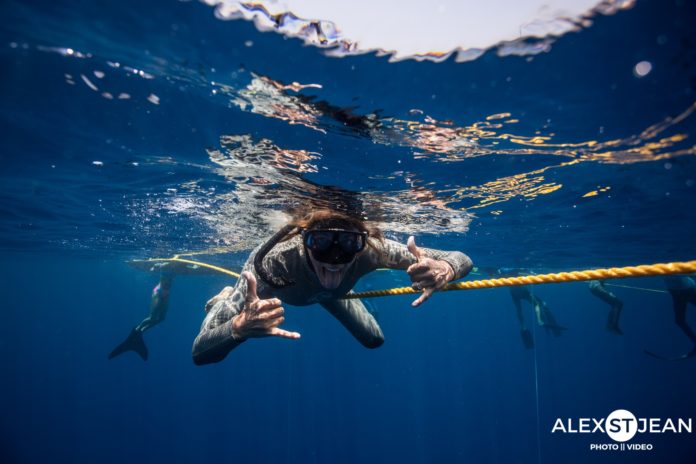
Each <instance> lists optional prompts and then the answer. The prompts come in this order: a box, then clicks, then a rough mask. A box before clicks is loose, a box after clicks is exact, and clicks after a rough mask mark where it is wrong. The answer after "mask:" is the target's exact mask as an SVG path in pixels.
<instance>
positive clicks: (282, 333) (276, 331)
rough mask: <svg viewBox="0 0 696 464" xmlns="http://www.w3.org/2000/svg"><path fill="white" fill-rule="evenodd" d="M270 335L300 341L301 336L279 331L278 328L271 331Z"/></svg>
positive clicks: (296, 333)
mask: <svg viewBox="0 0 696 464" xmlns="http://www.w3.org/2000/svg"><path fill="white" fill-rule="evenodd" d="M268 335H273V336H274V337H283V338H292V339H298V338H300V336H301V335H300V334H299V333H298V332H288V331H287V330H283V329H279V328H278V327H274V328H272V329H271V330H269V331H268Z"/></svg>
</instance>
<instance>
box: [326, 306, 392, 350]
mask: <svg viewBox="0 0 696 464" xmlns="http://www.w3.org/2000/svg"><path fill="white" fill-rule="evenodd" d="M321 305H322V306H323V307H324V308H326V310H327V311H329V312H330V313H331V315H332V316H333V317H335V318H336V319H338V321H339V322H340V323H341V324H343V326H344V327H345V328H346V329H348V331H349V332H350V333H351V334H352V335H353V336H354V337H355V338H356V339H357V340H358V341H359V342H360V343H362V345H363V346H365V347H366V348H377V347H379V346H381V345H382V343H384V334H382V329H380V328H379V324H377V321H376V320H375V318H374V317H372V314H370V313H369V311H368V310H367V309H366V308H365V305H364V304H363V303H362V301H360V300H358V299H354V300H329V301H324V302H322V303H321Z"/></svg>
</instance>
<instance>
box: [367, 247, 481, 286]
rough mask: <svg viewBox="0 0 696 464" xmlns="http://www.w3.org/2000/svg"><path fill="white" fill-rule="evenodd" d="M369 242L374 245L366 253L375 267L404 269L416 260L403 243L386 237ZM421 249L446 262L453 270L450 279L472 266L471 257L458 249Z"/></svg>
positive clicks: (469, 269) (465, 273) (464, 274)
mask: <svg viewBox="0 0 696 464" xmlns="http://www.w3.org/2000/svg"><path fill="white" fill-rule="evenodd" d="M370 243H372V244H373V245H374V248H373V247H369V248H368V253H369V257H370V259H371V260H372V264H373V265H374V266H375V269H377V268H388V269H406V268H408V267H409V266H410V265H411V264H413V263H415V262H416V258H415V256H413V255H412V254H411V252H410V251H408V248H407V247H406V245H405V244H403V243H399V242H396V241H394V240H387V239H385V240H384V241H378V240H372V241H371V242H370ZM421 250H422V251H423V252H424V253H425V254H426V256H428V257H430V258H433V259H437V260H442V261H445V262H447V263H448V264H449V265H450V266H451V267H452V270H454V278H453V279H452V280H456V279H461V278H462V277H464V276H466V275H467V274H468V273H469V272H471V269H472V268H473V266H474V265H473V263H472V262H471V258H469V257H468V256H467V255H465V254H464V253H462V252H460V251H442V250H435V249H432V248H421Z"/></svg>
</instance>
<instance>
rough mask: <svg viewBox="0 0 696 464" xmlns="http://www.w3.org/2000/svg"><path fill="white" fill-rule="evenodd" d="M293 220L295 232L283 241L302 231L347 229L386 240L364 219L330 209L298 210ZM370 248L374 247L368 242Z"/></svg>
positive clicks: (377, 229) (290, 224) (293, 214)
mask: <svg viewBox="0 0 696 464" xmlns="http://www.w3.org/2000/svg"><path fill="white" fill-rule="evenodd" d="M291 215H292V219H291V220H290V222H289V223H288V225H289V226H295V230H293V231H292V232H291V233H289V234H288V235H286V236H285V238H283V240H282V241H285V240H289V239H291V238H292V237H294V236H295V235H298V234H299V233H300V230H302V229H321V228H327V229H331V228H345V229H355V230H358V231H360V232H367V234H368V237H370V238H374V239H377V240H379V241H382V240H384V236H383V235H382V231H381V230H379V228H378V227H377V226H375V225H374V224H371V223H370V222H368V221H365V220H363V219H362V218H359V217H355V216H352V215H349V214H346V213H343V212H340V211H335V210H332V209H328V208H313V209H298V210H295V211H293V212H292V213H291ZM367 245H368V246H373V245H372V244H370V241H369V240H368V241H367Z"/></svg>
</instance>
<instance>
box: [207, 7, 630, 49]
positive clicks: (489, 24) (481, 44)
mask: <svg viewBox="0 0 696 464" xmlns="http://www.w3.org/2000/svg"><path fill="white" fill-rule="evenodd" d="M206 3H208V4H211V5H219V9H218V12H219V16H222V17H230V18H233V17H238V16H240V15H241V16H243V17H245V18H247V19H251V18H254V20H255V21H256V22H257V25H259V26H261V27H262V28H264V27H269V26H271V25H270V24H269V23H268V22H267V21H265V20H264V16H275V17H276V18H277V17H278V15H282V14H284V13H288V12H291V13H292V14H293V15H294V16H296V17H297V18H298V19H301V20H306V21H309V22H318V21H323V22H330V23H332V25H333V26H334V27H335V30H332V31H330V32H329V31H326V30H323V31H322V32H323V33H324V35H326V36H327V37H326V39H328V42H329V44H330V43H331V39H332V38H336V39H340V40H343V41H347V42H349V43H351V44H352V45H353V47H354V48H355V49H356V51H368V50H383V51H387V52H390V53H394V56H395V57H397V58H403V57H407V56H413V55H425V54H429V53H435V54H440V53H448V52H450V51H452V50H455V49H462V50H471V49H476V50H486V49H488V48H491V47H494V46H496V45H499V44H501V43H503V42H510V41H514V40H518V39H524V38H530V37H533V38H544V37H555V36H559V35H562V34H564V33H566V32H569V31H572V30H577V29H578V28H580V27H582V26H588V25H590V22H589V19H588V18H591V17H592V16H593V15H594V14H595V13H596V12H602V13H605V14H606V13H613V12H615V11H616V10H618V9H621V8H628V7H630V6H631V5H632V4H633V1H632V0H616V1H614V0H610V1H605V2H598V1H596V0H545V1H542V0H526V1H515V0H495V1H487V2H479V1H474V0H463V1H458V0H449V1H438V2H427V3H426V2H422V1H416V0H407V1H402V0H385V1H378V2H375V1H370V0H356V1H349V2H341V1H322V0H285V1H261V2H254V4H253V7H252V6H251V5H252V4H250V3H247V2H239V1H236V0H206ZM259 6H261V8H259ZM263 9H265V14H261V11H262V10H263ZM366 12H369V14H365V13H366ZM288 23H292V24H288ZM283 29H285V31H283ZM324 29H326V28H324ZM280 30H281V31H283V32H285V33H289V34H291V35H292V34H293V33H298V32H299V31H298V29H297V24H295V21H287V19H284V21H283V22H282V24H280ZM305 32H306V31H305ZM299 35H302V36H304V37H307V34H306V33H299ZM309 39H310V41H311V42H319V43H322V42H323V43H324V44H325V45H326V41H324V40H321V39H319V40H316V41H314V40H312V38H311V37H309Z"/></svg>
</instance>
